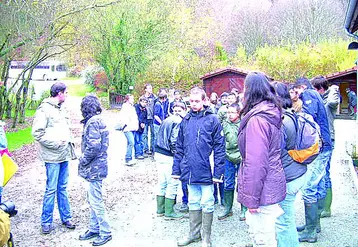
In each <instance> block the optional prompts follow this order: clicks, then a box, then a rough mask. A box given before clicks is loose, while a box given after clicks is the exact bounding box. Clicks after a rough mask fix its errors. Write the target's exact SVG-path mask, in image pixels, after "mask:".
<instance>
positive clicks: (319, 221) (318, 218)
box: [316, 198, 325, 233]
mask: <svg viewBox="0 0 358 247" xmlns="http://www.w3.org/2000/svg"><path fill="white" fill-rule="evenodd" d="M324 202H325V198H322V199H319V200H318V201H317V203H318V217H317V226H316V229H317V233H320V232H321V217H320V215H321V213H322V212H323V208H324Z"/></svg>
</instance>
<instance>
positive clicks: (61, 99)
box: [58, 89, 68, 104]
mask: <svg viewBox="0 0 358 247" xmlns="http://www.w3.org/2000/svg"><path fill="white" fill-rule="evenodd" d="M67 95H68V91H67V89H65V91H64V92H59V93H58V101H59V103H60V104H62V103H63V102H65V101H66V98H67Z"/></svg>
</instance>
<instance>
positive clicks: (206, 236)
mask: <svg viewBox="0 0 358 247" xmlns="http://www.w3.org/2000/svg"><path fill="white" fill-rule="evenodd" d="M225 201H226V198H225ZM226 202H227V201H226ZM213 216H214V213H203V240H202V241H201V246H202V247H211V225H212V224H213Z"/></svg>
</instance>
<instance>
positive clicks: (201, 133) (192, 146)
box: [172, 107, 225, 185]
mask: <svg viewBox="0 0 358 247" xmlns="http://www.w3.org/2000/svg"><path fill="white" fill-rule="evenodd" d="M213 151H214V173H213V174H212V171H211V165H210V161H209V157H210V154H211V153H212V152H213ZM224 165H225V140H224V133H223V129H222V126H221V124H220V122H219V120H218V118H217V116H216V115H215V114H213V112H212V111H211V109H210V107H204V109H203V110H202V111H200V112H193V111H192V110H191V111H190V112H189V113H188V114H187V115H186V116H185V117H184V119H183V120H182V122H181V123H180V126H179V134H178V138H177V143H176V153H175V155H174V163H173V171H172V175H176V176H180V180H181V181H182V182H184V183H188V184H203V185H209V184H212V183H213V177H214V178H216V179H220V178H221V177H222V176H223V174H224V169H225V168H224Z"/></svg>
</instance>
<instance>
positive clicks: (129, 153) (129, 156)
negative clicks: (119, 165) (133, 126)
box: [124, 131, 134, 162]
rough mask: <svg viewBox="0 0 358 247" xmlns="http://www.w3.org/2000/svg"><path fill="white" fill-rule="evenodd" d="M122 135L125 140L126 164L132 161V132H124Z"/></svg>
mask: <svg viewBox="0 0 358 247" xmlns="http://www.w3.org/2000/svg"><path fill="white" fill-rule="evenodd" d="M124 135H125V136H126V138H127V152H126V162H128V161H130V160H132V152H133V146H134V131H128V132H124Z"/></svg>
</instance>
